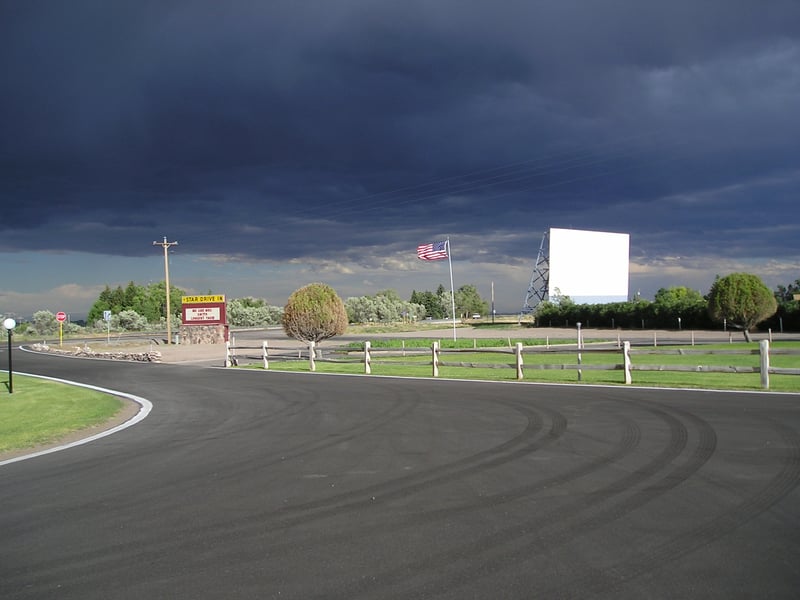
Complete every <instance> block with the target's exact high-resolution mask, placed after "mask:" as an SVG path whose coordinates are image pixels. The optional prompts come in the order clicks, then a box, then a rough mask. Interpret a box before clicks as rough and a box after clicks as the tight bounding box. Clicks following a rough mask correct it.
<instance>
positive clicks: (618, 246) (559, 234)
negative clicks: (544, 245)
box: [548, 229, 630, 304]
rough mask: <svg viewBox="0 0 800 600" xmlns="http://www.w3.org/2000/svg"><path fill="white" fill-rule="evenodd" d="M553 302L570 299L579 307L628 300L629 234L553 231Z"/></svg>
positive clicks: (550, 239)
mask: <svg viewBox="0 0 800 600" xmlns="http://www.w3.org/2000/svg"><path fill="white" fill-rule="evenodd" d="M549 241H550V251H549V256H550V277H549V285H548V294H549V297H550V300H551V301H552V300H556V298H557V296H559V295H560V296H569V297H570V298H571V299H572V300H573V301H574V302H575V303H576V304H604V303H607V302H624V301H626V300H627V299H628V258H629V251H630V235H629V234H627V233H608V232H605V231H584V230H579V229H550V236H549Z"/></svg>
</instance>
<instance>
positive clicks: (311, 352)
mask: <svg viewBox="0 0 800 600" xmlns="http://www.w3.org/2000/svg"><path fill="white" fill-rule="evenodd" d="M314 346H316V343H315V342H313V341H311V342H308V368H309V370H311V371H316V370H317V363H316V361H315V360H314V359H315V358H316V353H317V351H316V349H315V348H314Z"/></svg>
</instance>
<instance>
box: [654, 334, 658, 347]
mask: <svg viewBox="0 0 800 600" xmlns="http://www.w3.org/2000/svg"><path fill="white" fill-rule="evenodd" d="M653 348H658V337H657V334H656V332H655V331H653Z"/></svg>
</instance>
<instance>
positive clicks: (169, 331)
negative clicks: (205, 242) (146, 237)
mask: <svg viewBox="0 0 800 600" xmlns="http://www.w3.org/2000/svg"><path fill="white" fill-rule="evenodd" d="M177 245H178V242H168V241H167V236H164V241H163V242H153V246H161V247H162V248H164V277H165V283H166V288H167V345H169V344H171V343H172V324H171V321H172V310H171V309H170V305H169V256H168V254H167V251H168V250H169V247H170V246H177Z"/></svg>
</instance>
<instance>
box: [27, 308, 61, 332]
mask: <svg viewBox="0 0 800 600" xmlns="http://www.w3.org/2000/svg"><path fill="white" fill-rule="evenodd" d="M33 329H34V330H35V331H36V333H37V334H39V335H49V334H51V333H55V332H56V331H58V321H57V320H56V315H55V314H54V313H52V312H50V311H49V310H37V311H36V312H35V313H33Z"/></svg>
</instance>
